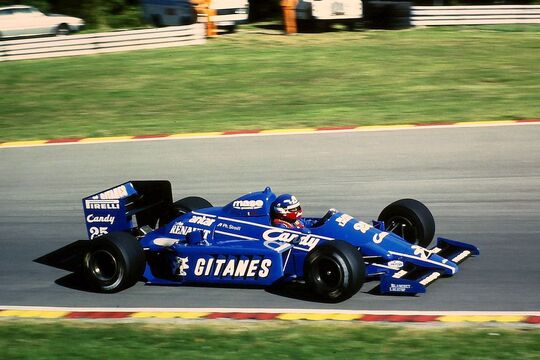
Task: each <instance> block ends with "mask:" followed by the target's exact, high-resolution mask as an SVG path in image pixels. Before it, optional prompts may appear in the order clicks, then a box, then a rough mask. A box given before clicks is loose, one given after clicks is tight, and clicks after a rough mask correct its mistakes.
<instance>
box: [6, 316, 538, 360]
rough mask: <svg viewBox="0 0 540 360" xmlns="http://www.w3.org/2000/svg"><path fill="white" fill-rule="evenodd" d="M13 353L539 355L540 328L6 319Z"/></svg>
mask: <svg viewBox="0 0 540 360" xmlns="http://www.w3.org/2000/svg"><path fill="white" fill-rule="evenodd" d="M0 348H1V349H2V355H3V356H2V358H5V359H60V358H61V359H115V360H121V359H135V358H136V359H162V360H165V359H175V360H176V359H179V358H181V359H202V358H204V359H224V358H225V359H228V358H230V359H285V358H291V359H310V360H311V359H329V358H332V359H364V358H365V359H392V360H394V359H415V360H417V359H489V360H494V359H520V360H527V359H538V358H539V357H540V331H539V330H538V329H529V330H524V329H521V330H519V329H504V328H498V327H495V328H485V329H482V328H480V329H479V328H432V329H419V328H412V327H382V326H379V327H375V326H367V325H362V324H357V323H356V324H355V323H345V324H340V323H318V324H294V323H293V324H291V323H279V322H277V323H276V322H272V323H246V322H221V323H216V324H214V325H213V326H210V325H204V324H194V323H175V324H170V323H169V324H167V323H154V324H148V323H146V324H145V323H139V324H120V325H118V324H117V325H112V324H99V323H85V322H76V323H67V322H62V323H40V322H34V323H32V322H26V321H2V322H0Z"/></svg>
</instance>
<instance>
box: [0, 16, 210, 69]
mask: <svg viewBox="0 0 540 360" xmlns="http://www.w3.org/2000/svg"><path fill="white" fill-rule="evenodd" d="M205 42H206V36H205V27H204V24H193V25H187V26H171V27H165V28H159V29H145V30H128V31H115V32H108V33H96V34H87V35H69V36H56V37H40V38H31V39H20V40H7V41H0V61H7V60H27V59H43V58H52V57H60V56H75V55H88V54H99V53H109V52H116V51H128V50H140V49H156V48H165V47H174V46H185V45H196V44H204V43H205Z"/></svg>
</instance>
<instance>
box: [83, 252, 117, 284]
mask: <svg viewBox="0 0 540 360" xmlns="http://www.w3.org/2000/svg"><path fill="white" fill-rule="evenodd" d="M88 265H89V266H88V267H89V269H90V271H91V272H92V275H93V276H94V277H95V278H96V279H97V280H99V281H101V282H104V283H107V282H110V281H113V280H114V279H115V278H116V277H118V274H119V266H118V263H117V261H116V259H115V257H114V256H113V255H112V254H111V253H110V252H108V251H106V250H98V251H96V252H94V253H92V254H91V255H90V259H89V261H88Z"/></svg>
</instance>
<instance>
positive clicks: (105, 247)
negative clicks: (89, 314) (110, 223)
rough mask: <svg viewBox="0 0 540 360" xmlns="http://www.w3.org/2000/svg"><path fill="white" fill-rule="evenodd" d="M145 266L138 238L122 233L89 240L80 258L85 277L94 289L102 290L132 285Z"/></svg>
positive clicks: (108, 290) (108, 291)
mask: <svg viewBox="0 0 540 360" xmlns="http://www.w3.org/2000/svg"><path fill="white" fill-rule="evenodd" d="M145 265H146V261H145V256H144V252H143V250H142V248H141V247H140V245H139V243H138V241H137V239H136V238H135V237H134V236H132V235H131V234H128V233H125V232H116V233H111V234H107V235H103V236H100V237H99V238H96V239H94V240H91V243H90V246H89V250H88V251H87V252H86V253H85V255H84V259H83V271H84V276H85V279H86V280H87V282H88V283H89V285H90V286H91V287H92V288H93V289H94V290H96V291H99V292H104V293H114V292H118V291H121V290H124V289H126V288H129V287H131V286H133V285H134V284H135V283H136V282H137V281H138V280H139V279H140V278H141V276H142V275H143V272H144V268H145Z"/></svg>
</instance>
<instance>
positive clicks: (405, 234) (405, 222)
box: [385, 216, 420, 245]
mask: <svg viewBox="0 0 540 360" xmlns="http://www.w3.org/2000/svg"><path fill="white" fill-rule="evenodd" d="M385 225H386V231H390V232H392V233H394V234H396V235H399V236H401V237H402V238H403V239H405V240H406V241H407V242H409V243H411V244H413V245H418V243H419V242H420V240H419V239H418V233H417V231H416V228H415V227H414V225H413V224H412V222H411V221H410V220H409V219H407V218H404V217H402V216H394V217H392V218H390V219H388V222H387V223H386V224H385Z"/></svg>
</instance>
